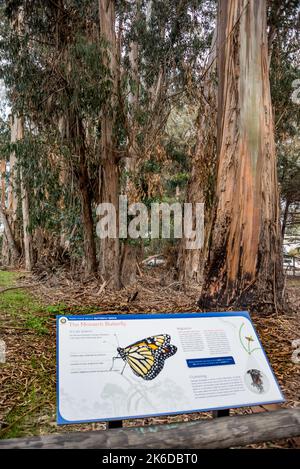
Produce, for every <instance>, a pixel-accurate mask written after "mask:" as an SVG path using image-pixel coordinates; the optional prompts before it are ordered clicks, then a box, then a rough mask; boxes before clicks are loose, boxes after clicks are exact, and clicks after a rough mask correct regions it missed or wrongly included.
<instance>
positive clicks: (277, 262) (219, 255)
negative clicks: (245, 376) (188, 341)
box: [199, 0, 284, 313]
mask: <svg viewBox="0 0 300 469" xmlns="http://www.w3.org/2000/svg"><path fill="white" fill-rule="evenodd" d="M266 12H267V6H266V1H265V0H259V1H258V0H250V1H246V0H233V1H231V2H227V1H225V0H220V1H219V9H218V57H217V63H218V122H217V158H218V162H217V165H218V171H217V179H216V199H215V206H214V212H213V220H212V225H213V226H212V231H211V235H210V239H209V253H208V258H207V261H206V265H205V271H204V283H203V287H202V295H201V298H200V300H199V304H200V305H201V306H202V307H205V308H209V309H210V308H212V307H213V308H216V307H217V308H222V307H223V308H224V307H242V308H245V307H250V308H251V309H257V310H258V311H260V312H263V313H267V312H271V311H274V309H275V310H278V309H282V308H283V306H284V299H283V267H282V243H281V231H280V210H279V194H278V179H277V169H276V164H277V162H276V154H275V140H274V123H273V114H272V104H271V95H270V81H269V56H268V42H267V21H266Z"/></svg>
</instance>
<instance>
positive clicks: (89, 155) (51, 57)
mask: <svg viewBox="0 0 300 469" xmlns="http://www.w3.org/2000/svg"><path fill="white" fill-rule="evenodd" d="M20 10H21V11H22V15H23V29H22V33H17V34H15V32H14V31H12V30H11V29H9V23H7V25H6V28H7V30H6V35H5V36H4V34H3V40H2V60H3V63H4V67H3V68H4V75H3V76H4V79H5V82H6V86H7V87H8V89H9V90H10V98H11V101H12V103H13V106H14V108H15V109H16V112H21V113H22V114H23V115H25V116H27V117H28V119H29V120H30V121H31V122H33V123H34V125H35V127H36V128H37V129H38V128H42V129H45V128H47V129H49V133H50V131H53V129H55V130H56V143H57V144H59V145H60V147H61V157H62V158H65V160H66V166H67V168H68V171H70V172H71V174H72V176H73V178H74V181H75V182H76V186H77V190H78V191H79V193H80V197H81V206H82V227H83V233H84V253H85V266H86V270H87V272H94V271H96V268H97V262H96V246H95V238H94V223H93V213H92V201H93V192H94V191H95V187H96V186H97V178H96V177H95V176H94V172H93V167H94V165H95V164H96V161H98V155H97V151H96V152H95V148H94V140H95V138H96V136H97V133H98V132H99V130H98V116H99V112H100V110H101V107H102V106H103V105H104V103H105V102H106V101H107V96H108V94H109V92H110V77H109V72H108V70H107V67H106V66H105V59H104V56H105V53H106V52H105V51H106V47H105V45H104V44H103V42H102V41H100V40H99V31H98V11H97V5H96V4H95V2H94V1H92V0H82V1H79V2H78V1H73V0H70V1H68V0H67V1H62V0H58V1H57V2H52V1H40V0H38V1H31V0H24V1H18V2H14V1H7V2H6V5H5V10H4V14H5V16H6V18H7V19H8V20H9V21H13V19H14V18H15V16H16V15H17V14H18V12H19V11H20ZM90 134H92V137H91V136H90ZM93 136H94V139H93ZM41 157H42V155H41ZM95 181H96V182H95Z"/></svg>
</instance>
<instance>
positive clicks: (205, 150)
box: [178, 30, 217, 285]
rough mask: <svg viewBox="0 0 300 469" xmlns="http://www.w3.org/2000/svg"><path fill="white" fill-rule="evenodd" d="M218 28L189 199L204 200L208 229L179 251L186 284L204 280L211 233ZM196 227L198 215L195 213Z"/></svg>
mask: <svg viewBox="0 0 300 469" xmlns="http://www.w3.org/2000/svg"><path fill="white" fill-rule="evenodd" d="M216 41H217V30H215V33H214V35H213V39H212V44H211V51H210V54H209V58H208V61H207V64H206V67H205V70H204V80H203V94H202V95H201V98H200V99H201V101H200V103H199V111H198V120H197V142H196V147H195V152H194V155H193V158H192V161H191V178H190V181H189V184H188V188H187V202H189V203H192V204H193V206H194V204H196V203H204V204H205V205H204V214H205V217H204V218H205V233H204V246H203V247H202V248H201V249H190V250H189V249H186V243H187V240H186V239H185V238H183V239H182V242H181V245H180V248H179V255H178V270H179V279H180V281H181V282H182V283H183V284H184V285H185V284H186V283H187V282H189V281H190V280H192V279H193V280H196V281H197V282H201V280H202V271H203V267H204V258H205V256H204V252H205V244H206V242H207V239H208V237H209V231H210V219H211V210H212V199H213V191H214V187H213V183H214V178H215V171H216V118H217V109H216V104H217V103H216V95H217V90H216V85H215V80H214V76H215V72H216V66H215V60H216ZM193 224H194V227H193V228H194V229H195V216H193Z"/></svg>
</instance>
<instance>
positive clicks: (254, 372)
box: [245, 368, 270, 394]
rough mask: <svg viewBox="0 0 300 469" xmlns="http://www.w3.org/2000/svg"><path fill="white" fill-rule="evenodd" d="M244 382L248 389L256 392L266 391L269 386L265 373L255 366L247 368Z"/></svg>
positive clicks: (262, 392)
mask: <svg viewBox="0 0 300 469" xmlns="http://www.w3.org/2000/svg"><path fill="white" fill-rule="evenodd" d="M245 384H246V386H247V388H248V389H249V391H252V392H254V393H256V394H264V393H266V392H268V390H269V388H270V383H269V380H268V378H267V377H266V375H265V374H264V373H263V372H262V371H260V370H258V369H256V368H251V369H250V370H247V372H246V374H245Z"/></svg>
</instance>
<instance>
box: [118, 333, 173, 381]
mask: <svg viewBox="0 0 300 469" xmlns="http://www.w3.org/2000/svg"><path fill="white" fill-rule="evenodd" d="M170 340H171V337H170V336H169V335H167V334H161V335H156V336H152V337H148V338H146V339H142V340H140V341H138V342H134V343H133V344H131V345H128V346H127V347H125V348H122V347H118V349H117V350H118V353H119V355H120V357H121V358H122V360H123V361H124V362H125V364H128V365H129V366H130V368H131V369H132V371H133V373H134V374H135V375H136V376H139V377H140V378H143V379H144V380H147V381H148V380H152V379H154V378H156V376H157V375H158V374H159V373H160V372H161V370H162V369H163V367H164V364H165V360H166V359H167V358H169V357H171V356H172V355H174V354H175V353H176V352H177V347H175V345H171V344H170Z"/></svg>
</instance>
